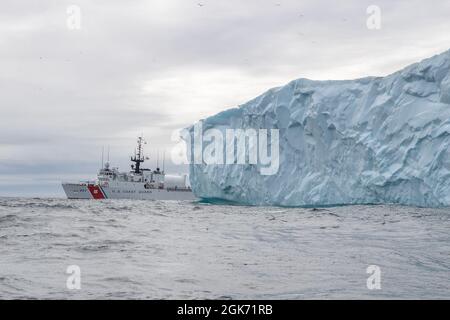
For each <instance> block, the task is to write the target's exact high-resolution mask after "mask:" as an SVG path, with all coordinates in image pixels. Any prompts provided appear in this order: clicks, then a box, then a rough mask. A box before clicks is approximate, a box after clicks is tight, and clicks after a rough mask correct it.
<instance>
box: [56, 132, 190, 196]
mask: <svg viewBox="0 0 450 320" xmlns="http://www.w3.org/2000/svg"><path fill="white" fill-rule="evenodd" d="M137 142H138V146H137V149H136V150H135V154H134V157H131V161H132V162H134V164H132V165H131V169H132V171H130V172H119V169H118V168H110V164H109V162H106V163H105V164H104V165H103V164H102V168H101V169H100V171H99V173H98V175H97V180H95V181H81V182H77V183H69V182H64V183H62V187H63V189H64V192H65V193H66V196H67V198H69V199H136V200H194V199H196V198H195V196H194V194H193V193H192V190H191V188H190V187H189V186H188V181H187V180H188V179H187V175H166V174H165V172H164V169H163V170H162V171H161V170H160V168H156V170H150V169H143V168H141V164H142V163H144V161H145V157H144V154H143V144H144V143H145V141H144V139H143V137H139V138H138V141H137ZM146 159H148V158H146ZM102 162H103V161H102Z"/></svg>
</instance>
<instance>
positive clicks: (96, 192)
mask: <svg viewBox="0 0 450 320" xmlns="http://www.w3.org/2000/svg"><path fill="white" fill-rule="evenodd" d="M88 189H89V192H90V193H91V195H92V197H93V198H94V199H105V196H104V195H103V192H102V190H100V187H99V186H94V185H89V186H88Z"/></svg>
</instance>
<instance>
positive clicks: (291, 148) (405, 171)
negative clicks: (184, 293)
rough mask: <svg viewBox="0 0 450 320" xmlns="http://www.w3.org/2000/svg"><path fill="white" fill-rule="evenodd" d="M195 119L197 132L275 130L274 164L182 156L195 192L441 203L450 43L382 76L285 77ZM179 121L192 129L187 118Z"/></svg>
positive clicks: (305, 201)
mask: <svg viewBox="0 0 450 320" xmlns="http://www.w3.org/2000/svg"><path fill="white" fill-rule="evenodd" d="M201 123H202V130H203V131H202V132H205V131H206V130H209V129H217V130H219V131H220V132H225V131H226V130H227V129H244V130H245V129H249V128H252V129H256V130H258V129H267V130H270V129H277V130H278V131H279V150H278V152H279V167H278V171H277V172H276V173H275V174H272V175H263V174H261V173H260V172H259V171H258V170H257V168H258V165H255V164H206V163H204V162H201V163H191V164H190V166H189V170H190V174H189V176H190V183H191V187H192V190H193V192H194V193H195V195H196V196H197V197H199V198H202V199H206V200H212V199H214V200H217V199H221V200H226V201H232V202H235V203H239V204H246V205H278V206H319V205H321V206H327V205H343V204H385V203H392V204H402V205H413V206H423V207H438V206H449V205H450V148H449V147H450V51H447V52H444V53H442V54H440V55H436V56H434V57H431V58H429V59H426V60H423V61H422V62H419V63H416V64H413V65H411V66H408V67H406V68H405V69H403V70H401V71H398V72H395V73H393V74H391V75H388V76H386V77H366V78H361V79H356V80H343V81H334V80H333V81H313V80H308V79H298V80H294V81H292V82H290V83H288V84H287V85H285V86H282V87H278V88H273V89H271V90H269V91H267V92H266V93H264V94H262V95H260V96H259V97H257V98H255V99H253V100H251V101H249V102H247V103H245V104H243V105H241V106H239V107H238V108H233V109H230V110H226V111H224V112H221V113H219V114H217V115H214V116H211V117H209V118H207V119H204V120H201ZM187 130H188V132H189V133H190V134H191V137H192V136H193V135H194V125H193V126H191V127H190V128H188V129H187ZM204 146H205V144H204V145H203V147H204ZM192 152H193V145H192V144H188V154H192Z"/></svg>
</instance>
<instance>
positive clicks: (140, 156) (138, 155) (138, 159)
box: [131, 136, 145, 173]
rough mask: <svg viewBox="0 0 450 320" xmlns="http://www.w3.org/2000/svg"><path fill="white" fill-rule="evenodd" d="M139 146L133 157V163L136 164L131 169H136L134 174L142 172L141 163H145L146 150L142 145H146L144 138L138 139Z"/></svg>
mask: <svg viewBox="0 0 450 320" xmlns="http://www.w3.org/2000/svg"><path fill="white" fill-rule="evenodd" d="M137 143H138V146H137V148H136V150H134V157H131V161H132V162H134V163H135V165H132V166H131V168H132V169H134V173H140V172H141V168H140V167H141V163H143V162H144V152H143V151H144V150H143V147H142V145H143V144H144V143H145V141H144V138H143V137H142V136H140V137H138V140H137Z"/></svg>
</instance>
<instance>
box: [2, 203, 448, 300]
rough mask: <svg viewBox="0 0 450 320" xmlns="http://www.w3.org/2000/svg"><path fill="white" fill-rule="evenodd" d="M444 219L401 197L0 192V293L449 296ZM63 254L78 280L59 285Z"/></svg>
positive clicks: (19, 295)
mask: <svg viewBox="0 0 450 320" xmlns="http://www.w3.org/2000/svg"><path fill="white" fill-rule="evenodd" d="M449 220H450V209H422V208H412V207H400V206H344V207H335V208H322V209H316V210H314V209H306V208H274V207H246V206H227V205H211V204H200V203H194V202H159V201H147V202H145V201H127V200H123V201H122V200H121V201H113V200H110V201H76V200H64V199H12V198H0V298H1V299H16V298H26V299H28V298H44V299H59V298H62V299H101V298H106V299H113V298H119V299H126V298H137V299H161V298H162V299H170V298H180V299H191V298H212V299H214V298H231V299H247V298H248V299H254V298H255V299H316V298H318V299H337V298H352V299H356V298H363V299H380V298H389V299H398V298H405V299H415V298H418V299H424V298H447V299H449V298H450V232H449V231H450V229H449V228H450V223H449V222H450V221H449ZM69 265H78V266H79V267H80V269H81V289H80V290H69V289H68V288H67V287H66V280H67V277H68V276H69V275H68V274H66V269H67V267H68V266H69ZM369 265H378V266H379V267H380V269H381V289H380V290H369V289H368V288H367V286H366V280H367V278H368V277H369V276H370V275H369V274H367V273H366V268H367V267H368V266H369Z"/></svg>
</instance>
